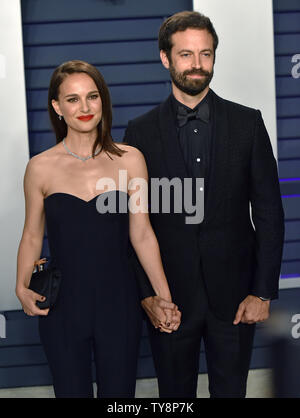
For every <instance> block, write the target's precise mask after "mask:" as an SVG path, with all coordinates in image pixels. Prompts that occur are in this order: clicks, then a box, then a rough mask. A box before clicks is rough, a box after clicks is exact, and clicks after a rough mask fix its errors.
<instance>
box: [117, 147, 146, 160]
mask: <svg viewBox="0 0 300 418" xmlns="http://www.w3.org/2000/svg"><path fill="white" fill-rule="evenodd" d="M116 145H117V146H118V147H119V148H120V149H121V150H122V151H126V152H125V153H124V154H123V155H122V158H123V157H124V158H125V159H126V160H130V161H132V160H133V161H135V160H138V161H141V160H144V156H143V154H142V152H141V151H140V150H138V149H137V148H135V147H133V146H132V145H126V144H123V143H122V144H119V143H116Z"/></svg>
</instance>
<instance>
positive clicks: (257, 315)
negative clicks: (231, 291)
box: [233, 295, 270, 325]
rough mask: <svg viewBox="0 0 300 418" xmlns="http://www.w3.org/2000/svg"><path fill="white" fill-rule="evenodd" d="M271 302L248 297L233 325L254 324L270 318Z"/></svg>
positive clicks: (241, 305) (239, 309)
mask: <svg viewBox="0 0 300 418" xmlns="http://www.w3.org/2000/svg"><path fill="white" fill-rule="evenodd" d="M269 310H270V301H263V300H261V299H259V298H258V297H257V296H253V295H248V296H247V297H246V298H245V299H244V300H243V301H242V302H241V303H240V305H239V308H238V310H237V313H236V315H235V318H234V321H233V324H234V325H237V324H238V323H240V322H242V323H244V324H254V323H256V322H262V321H265V320H266V319H268V318H269Z"/></svg>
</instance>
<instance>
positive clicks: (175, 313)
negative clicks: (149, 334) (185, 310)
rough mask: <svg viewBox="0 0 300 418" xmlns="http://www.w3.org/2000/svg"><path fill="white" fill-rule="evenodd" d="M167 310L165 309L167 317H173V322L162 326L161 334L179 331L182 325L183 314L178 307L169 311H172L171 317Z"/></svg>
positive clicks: (160, 326) (160, 327) (160, 328)
mask: <svg viewBox="0 0 300 418" xmlns="http://www.w3.org/2000/svg"><path fill="white" fill-rule="evenodd" d="M166 310H167V309H165V313H166V316H168V317H170V316H169V315H171V320H170V322H168V323H166V324H160V325H159V330H160V331H161V332H167V333H169V334H170V333H171V332H173V331H177V330H178V328H179V326H180V323H181V312H180V311H179V309H178V307H177V306H176V305H175V309H173V310H169V311H170V312H169V315H167V312H166Z"/></svg>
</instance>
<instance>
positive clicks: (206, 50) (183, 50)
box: [178, 48, 213, 54]
mask: <svg viewBox="0 0 300 418" xmlns="http://www.w3.org/2000/svg"><path fill="white" fill-rule="evenodd" d="M183 52H191V53H193V51H191V50H190V49H181V50H180V51H178V54H182V53H183ZM200 52H211V53H212V52H213V50H212V49H210V48H205V49H202V50H201V51H200Z"/></svg>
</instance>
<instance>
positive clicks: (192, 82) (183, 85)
mask: <svg viewBox="0 0 300 418" xmlns="http://www.w3.org/2000/svg"><path fill="white" fill-rule="evenodd" d="M169 71H170V76H171V79H172V81H173V83H174V84H175V86H176V87H177V88H178V89H179V90H181V91H182V92H184V93H186V94H188V95H189V96H197V94H200V93H202V91H203V90H205V89H206V87H207V86H208V85H209V83H210V82H211V80H212V78H213V75H214V71H213V70H212V71H211V72H209V71H204V70H202V68H200V69H198V70H197V69H193V70H185V71H183V73H179V72H178V71H176V70H175V67H174V66H173V64H172V63H170V67H169ZM194 74H197V75H202V76H204V78H201V79H191V78H187V76H188V75H194Z"/></svg>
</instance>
